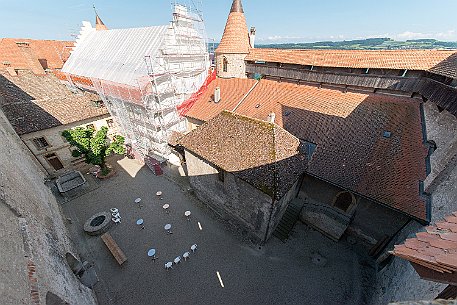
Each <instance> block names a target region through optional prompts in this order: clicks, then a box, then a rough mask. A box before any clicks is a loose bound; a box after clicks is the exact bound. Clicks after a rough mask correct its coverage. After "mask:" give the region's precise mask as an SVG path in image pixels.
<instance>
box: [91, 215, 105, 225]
mask: <svg viewBox="0 0 457 305" xmlns="http://www.w3.org/2000/svg"><path fill="white" fill-rule="evenodd" d="M105 219H106V217H105V216H104V215H100V216H97V217H95V218H94V219H92V221H91V222H90V225H91V226H92V227H97V226H99V225H101V224H102V223H103V222H104V221H105Z"/></svg>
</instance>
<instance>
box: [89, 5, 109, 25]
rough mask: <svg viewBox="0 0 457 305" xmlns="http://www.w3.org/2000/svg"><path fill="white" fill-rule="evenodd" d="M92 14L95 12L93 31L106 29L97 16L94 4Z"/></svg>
mask: <svg viewBox="0 0 457 305" xmlns="http://www.w3.org/2000/svg"><path fill="white" fill-rule="evenodd" d="M93 8H94V12H95V29H96V30H97V31H105V30H107V29H108V27H107V26H106V25H105V24H104V23H103V21H102V19H100V17H99V16H98V13H97V9H96V8H95V4H94V5H93Z"/></svg>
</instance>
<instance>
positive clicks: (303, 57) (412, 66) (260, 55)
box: [246, 48, 457, 78]
mask: <svg viewBox="0 0 457 305" xmlns="http://www.w3.org/2000/svg"><path fill="white" fill-rule="evenodd" d="M456 57H457V51H456V50H379V51H378V50H376V51H370V50H287V49H263V48H255V49H251V50H250V52H249V54H248V56H247V57H246V60H247V61H266V62H277V63H287V64H297V65H305V66H316V67H317V66H319V67H338V68H364V69H366V68H380V69H399V70H423V71H428V70H430V71H431V72H434V73H437V74H443V75H446V76H449V77H454V78H455V77H457V60H456Z"/></svg>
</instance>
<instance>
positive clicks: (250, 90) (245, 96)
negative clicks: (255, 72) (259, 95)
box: [232, 80, 260, 112]
mask: <svg viewBox="0 0 457 305" xmlns="http://www.w3.org/2000/svg"><path fill="white" fill-rule="evenodd" d="M259 83H260V81H259V80H258V81H256V83H255V84H254V85H253V86H252V88H251V89H249V91H248V92H247V93H246V94H245V95H244V96H243V98H242V99H241V100H240V102H239V103H238V104H237V105H236V106H235V108H233V110H232V112H235V111H236V110H237V109H238V107H240V105H241V103H243V102H244V100H245V99H246V98H247V97H248V96H249V94H251V92H252V90H254V88H255V87H256V86H257V85H258V84H259Z"/></svg>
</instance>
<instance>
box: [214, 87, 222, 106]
mask: <svg viewBox="0 0 457 305" xmlns="http://www.w3.org/2000/svg"><path fill="white" fill-rule="evenodd" d="M220 101H221V88H220V87H216V89H214V102H215V103H216V104H217V103H219V102H220Z"/></svg>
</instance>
